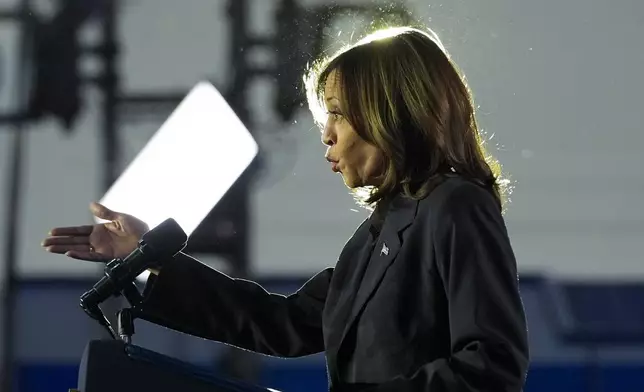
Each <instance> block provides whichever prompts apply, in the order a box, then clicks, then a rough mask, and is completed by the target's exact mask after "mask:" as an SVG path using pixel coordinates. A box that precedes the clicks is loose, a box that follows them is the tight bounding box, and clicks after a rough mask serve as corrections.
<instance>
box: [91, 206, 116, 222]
mask: <svg viewBox="0 0 644 392" xmlns="http://www.w3.org/2000/svg"><path fill="white" fill-rule="evenodd" d="M89 209H90V210H91V211H92V214H94V216H96V217H97V218H100V219H105V220H109V221H111V220H115V219H116V218H117V217H118V213H116V212H114V211H112V210H110V209H109V208H107V207H105V206H104V205H102V204H100V203H97V202H92V203H91V204H90V205H89Z"/></svg>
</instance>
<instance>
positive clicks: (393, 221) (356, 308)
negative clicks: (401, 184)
mask: <svg viewBox="0 0 644 392" xmlns="http://www.w3.org/2000/svg"><path fill="white" fill-rule="evenodd" d="M417 207H418V201H416V200H411V199H407V198H405V197H403V196H397V197H396V198H394V199H393V200H392V201H391V205H390V206H389V210H388V212H387V216H386V218H385V221H384V224H383V226H382V231H381V233H380V236H379V238H378V239H377V241H376V243H375V246H374V248H373V252H372V253H371V257H370V260H369V265H368V266H367V270H366V272H365V275H364V278H363V279H362V284H361V285H360V287H359V289H358V292H357V294H356V297H355V300H354V302H353V306H352V308H351V313H350V314H349V317H348V318H347V322H346V324H345V326H344V330H343V332H342V338H341V339H340V343H341V342H342V341H343V340H344V338H345V337H346V334H347V332H348V331H349V329H350V328H351V326H352V325H353V323H354V322H355V320H356V318H357V317H358V315H359V314H360V312H362V309H363V308H364V306H365V305H366V303H367V301H368V300H369V298H370V297H371V295H372V294H373V293H374V291H375V290H376V288H377V287H378V285H379V284H380V282H381V281H382V278H383V277H384V275H385V272H387V269H388V268H389V266H390V265H391V263H392V262H393V261H394V259H395V258H396V255H397V254H398V252H399V251H400V247H401V246H402V232H403V231H404V230H405V229H406V228H407V227H409V225H411V223H412V222H413V221H414V217H415V216H416V209H417Z"/></svg>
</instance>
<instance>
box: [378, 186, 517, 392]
mask: <svg viewBox="0 0 644 392" xmlns="http://www.w3.org/2000/svg"><path fill="white" fill-rule="evenodd" d="M431 226H432V228H431V229H428V231H429V230H431V231H432V232H433V236H432V237H433V238H432V242H433V243H434V244H435V257H436V263H437V265H436V267H437V268H438V270H439V272H440V275H441V279H442V282H443V285H444V288H445V294H446V296H447V299H448V311H449V324H450V336H451V353H452V354H451V357H449V358H445V359H439V360H436V361H433V362H431V363H427V364H425V365H424V366H421V367H420V368H419V369H418V370H417V371H416V372H415V374H413V375H411V376H409V377H406V378H400V379H395V380H392V381H391V382H389V383H386V384H383V385H381V386H378V387H375V388H371V389H367V390H376V391H379V392H381V391H396V392H401V391H427V392H492V391H494V392H519V391H521V390H522V388H523V385H524V381H525V376H526V372H527V369H528V362H529V351H528V341H527V326H526V319H525V314H524V308H523V303H522V301H521V297H520V294H519V287H518V278H517V266H516V262H515V257H514V254H513V251H512V248H511V245H510V241H509V239H508V235H507V232H506V228H505V224H504V222H503V218H502V215H501V212H500V209H499V207H498V204H497V203H496V201H495V199H494V198H493V197H492V195H491V194H490V193H489V192H487V191H485V190H484V189H482V188H479V187H477V186H474V185H471V186H464V187H458V188H456V189H455V190H454V191H453V192H452V193H451V195H450V196H449V198H448V199H446V202H445V204H444V205H443V208H441V209H440V212H439V213H438V214H437V216H436V217H435V220H434V221H433V222H431Z"/></svg>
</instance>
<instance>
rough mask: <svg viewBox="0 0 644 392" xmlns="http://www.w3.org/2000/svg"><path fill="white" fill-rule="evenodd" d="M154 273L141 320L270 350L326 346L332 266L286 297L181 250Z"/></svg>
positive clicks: (282, 352)
mask: <svg viewBox="0 0 644 392" xmlns="http://www.w3.org/2000/svg"><path fill="white" fill-rule="evenodd" d="M156 272H157V273H158V274H157V275H155V274H151V275H150V278H149V279H148V283H147V285H146V288H145V290H144V293H143V296H144V301H143V304H142V307H141V309H142V312H143V315H142V316H141V318H143V319H146V320H148V321H151V322H153V323H156V324H160V325H163V326H166V327H168V328H172V329H175V330H177V331H181V332H184V333H188V334H191V335H195V336H199V337H203V338H206V339H210V340H216V341H220V342H223V343H227V344H231V345H233V346H237V347H240V348H244V349H247V350H251V351H255V352H259V353H263V354H268V355H274V356H280V357H299V356H305V355H309V354H314V353H318V352H321V351H323V350H324V342H323V337H322V310H323V308H324V302H325V300H326V293H327V290H328V287H329V282H330V281H331V276H332V275H333V268H328V269H326V270H324V271H322V272H320V273H318V274H317V275H316V276H314V277H313V278H311V279H310V280H309V281H308V282H306V283H305V284H304V286H302V287H301V288H300V289H299V290H298V291H297V292H296V293H294V294H291V295H289V296H283V295H279V294H272V293H269V292H267V291H266V290H265V289H264V288H262V287H261V286H260V285H259V284H257V283H255V282H251V281H247V280H242V279H233V278H231V277H229V276H227V275H225V274H223V273H221V272H218V271H216V270H215V269H213V268H210V267H208V266H207V265H205V264H203V263H201V262H199V261H197V260H195V259H194V258H192V257H190V256H187V255H185V254H183V253H180V254H178V255H177V256H175V257H174V258H173V259H172V260H169V261H168V262H165V263H164V265H163V268H162V269H161V270H160V271H156Z"/></svg>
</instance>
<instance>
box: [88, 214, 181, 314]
mask: <svg viewBox="0 0 644 392" xmlns="http://www.w3.org/2000/svg"><path fill="white" fill-rule="evenodd" d="M187 240H188V236H187V235H186V233H185V232H184V231H183V229H181V226H179V224H178V223H177V222H176V221H175V220H174V219H172V218H170V219H167V220H165V221H163V222H162V223H161V224H159V225H158V226H157V227H155V228H154V229H152V230H150V231H148V232H147V233H145V234H143V236H142V237H141V240H140V241H139V243H138V245H137V247H136V249H135V250H134V251H133V252H132V253H130V254H129V255H128V256H127V257H125V258H124V259H114V260H112V261H110V262H109V263H107V265H106V266H105V270H104V272H105V276H103V277H102V278H101V280H99V281H98V282H97V283H96V284H95V285H94V287H92V289H91V290H89V291H87V292H86V293H85V294H83V295H82V296H81V298H80V305H81V307H82V308H83V310H85V312H86V313H87V314H88V315H89V316H91V317H92V318H96V319H99V321H100V319H102V313H100V309H99V308H98V305H99V304H100V303H102V302H103V301H105V300H106V299H108V298H109V297H110V296H118V295H119V294H120V292H121V291H123V290H128V289H130V288H131V286H132V283H133V281H134V279H136V277H137V276H139V275H140V274H141V273H142V272H143V271H145V270H146V269H148V268H151V267H154V266H156V265H158V263H159V261H160V259H165V258H168V257H173V256H174V255H176V254H177V253H179V252H180V251H181V250H183V248H185V246H186V243H187Z"/></svg>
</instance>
